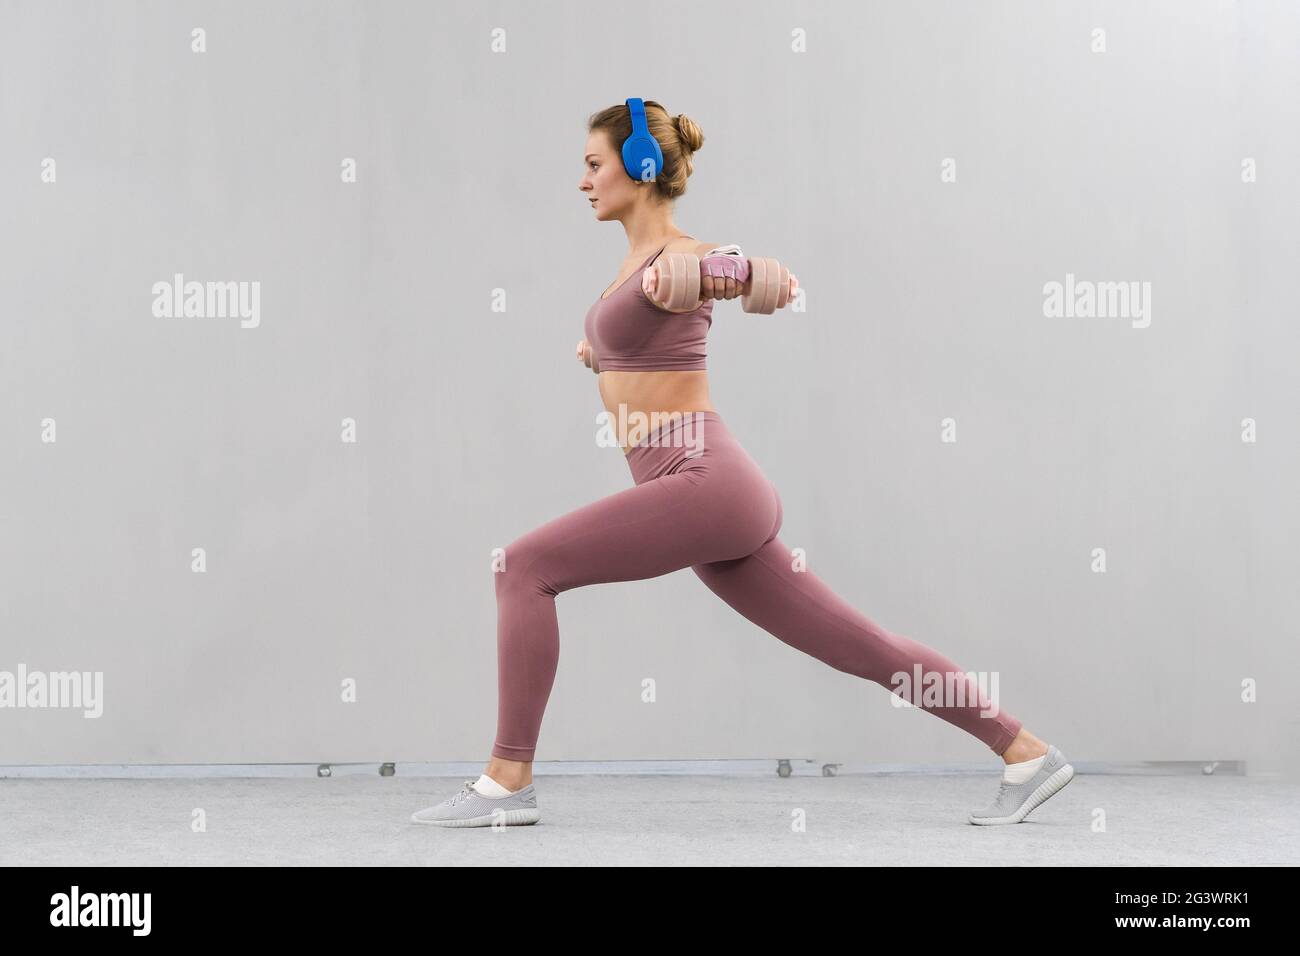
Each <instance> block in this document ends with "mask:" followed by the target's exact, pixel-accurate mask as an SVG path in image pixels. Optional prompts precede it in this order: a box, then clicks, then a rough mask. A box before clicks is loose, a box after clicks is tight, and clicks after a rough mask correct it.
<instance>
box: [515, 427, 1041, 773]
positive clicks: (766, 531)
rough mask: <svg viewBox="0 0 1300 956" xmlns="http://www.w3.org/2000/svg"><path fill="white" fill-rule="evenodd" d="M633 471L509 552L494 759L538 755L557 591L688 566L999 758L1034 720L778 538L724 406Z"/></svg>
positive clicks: (755, 617) (632, 459)
mask: <svg viewBox="0 0 1300 956" xmlns="http://www.w3.org/2000/svg"><path fill="white" fill-rule="evenodd" d="M627 463H628V466H629V467H630V468H631V469H632V477H633V480H634V481H635V482H636V484H635V486H634V487H632V488H627V489H625V490H623V491H620V492H617V493H616V494H612V495H609V496H608V497H606V498H602V499H600V500H599V501H595V502H593V503H591V504H589V505H585V506H584V507H581V508H578V509H577V510H575V511H570V512H569V513H568V514H566V515H562V516H560V517H559V518H556V519H554V520H553V521H548V522H547V523H546V524H544V525H541V526H540V527H538V528H535V529H534V530H532V531H530V532H528V533H527V534H525V535H523V536H522V537H520V538H518V539H517V540H516V541H514V542H513V543H512V544H510V545H509V546H508V547H507V548H506V549H505V556H504V561H503V562H501V566H499V567H498V569H497V570H496V574H495V577H496V595H497V669H498V686H497V689H498V694H499V697H498V702H497V735H496V741H495V743H494V744H493V746H492V754H493V756H496V757H503V758H505V759H507V760H525V761H531V760H532V759H533V754H534V753H535V751H536V747H537V737H538V733H539V732H540V730H541V726H542V714H543V712H544V711H545V710H546V701H547V698H548V697H550V693H551V685H552V684H553V683H554V680H555V668H556V664H557V662H558V660H559V656H560V632H559V625H558V622H557V619H556V614H555V596H556V595H557V594H560V593H561V592H563V591H568V590H570V589H572V588H578V587H583V586H584V585H588V584H604V583H607V582H611V581H639V580H644V579H646V578H654V577H658V576H659V575H661V574H668V573H669V572H670V571H678V570H680V569H682V568H690V569H691V570H692V571H694V572H695V573H696V574H697V575H699V577H700V580H702V581H703V582H704V583H705V584H706V585H707V586H708V588H709V589H710V590H711V591H713V593H714V594H716V595H718V597H720V598H722V600H724V601H726V602H727V603H728V604H730V605H731V606H732V607H733V608H735V609H736V610H737V611H739V612H740V613H741V614H743V615H744V616H745V617H747V618H749V620H751V621H753V622H754V623H755V624H757V625H758V626H759V627H761V628H763V630H765V631H767V632H768V633H770V634H773V635H775V636H776V637H777V638H779V639H780V640H782V641H784V642H785V643H786V644H789V645H790V646H791V647H794V648H797V649H798V650H801V651H803V652H804V653H805V654H811V655H812V656H813V657H816V658H817V659H818V660H821V661H825V662H826V663H827V664H829V665H830V666H831V667H834V668H835V669H836V670H839V671H844V672H845V673H848V674H856V675H857V676H858V677H865V678H867V679H868V680H872V681H875V682H876V683H878V684H881V685H883V686H884V687H886V688H888V689H889V690H890V691H891V693H896V694H898V695H899V696H902V697H905V698H906V699H907V700H908V701H909V702H911V703H913V704H914V705H915V706H918V707H921V708H922V709H924V710H928V711H931V712H933V713H934V714H936V715H938V716H939V717H942V718H943V719H944V720H946V721H948V722H949V723H951V724H954V725H956V726H957V727H960V728H961V729H962V730H965V731H966V732H968V733H970V734H972V735H974V736H975V737H977V738H979V739H980V740H982V741H983V742H984V743H985V744H987V745H988V746H989V747H990V748H991V749H992V750H993V752H994V753H997V754H1001V753H1002V752H1003V751H1004V750H1006V749H1007V746H1008V745H1009V744H1010V743H1011V741H1012V740H1013V739H1014V738H1015V736H1016V734H1017V733H1018V732H1019V730H1020V721H1019V720H1017V719H1016V718H1015V717H1013V716H1011V715H1010V714H1009V713H1007V712H1005V711H1002V710H1000V709H999V708H996V707H993V706H992V703H991V702H990V699H989V698H988V697H987V696H985V695H984V694H983V693H982V692H980V690H979V688H978V686H977V682H976V681H975V680H973V679H972V678H971V677H970V676H969V675H965V674H964V672H963V671H962V670H961V668H959V667H958V666H957V665H956V664H954V663H953V662H952V661H950V660H948V658H946V657H944V656H943V655H942V654H940V653H938V652H937V651H934V650H931V649H930V648H928V647H926V646H925V645H924V644H918V643H917V642H916V641H914V640H912V639H911V638H908V637H903V636H901V635H898V634H893V633H891V632H889V631H886V630H885V629H884V628H882V627H881V626H880V625H878V624H876V623H875V622H874V621H872V620H871V619H870V618H868V617H866V616H865V615H863V614H862V613H861V612H859V611H857V610H856V609H854V608H853V607H852V606H851V605H849V604H847V603H846V602H845V601H844V600H843V599H841V598H840V597H838V596H837V595H836V594H835V592H834V591H832V590H831V589H830V588H829V587H827V586H826V585H825V584H824V583H823V582H822V581H821V579H820V578H818V577H817V576H816V575H815V574H813V573H812V572H811V571H809V570H807V569H806V568H802V567H801V566H800V563H799V562H797V561H795V560H794V559H793V558H792V554H791V551H790V549H789V548H787V547H786V546H785V545H784V544H782V543H781V539H780V538H778V537H777V536H776V534H777V532H778V531H779V530H780V529H781V499H780V497H779V496H778V495H777V492H776V486H775V485H773V484H772V483H771V482H770V481H768V480H767V478H766V477H764V475H763V473H762V472H761V471H760V470H759V468H758V465H757V464H755V462H754V460H753V459H752V458H750V457H749V455H748V453H747V452H746V451H745V450H744V449H743V448H742V447H741V446H740V444H739V442H737V441H736V439H735V438H734V437H732V435H731V433H730V432H729V431H728V430H727V428H726V426H725V425H724V424H723V423H722V419H721V417H719V415H718V413H717V412H686V413H682V414H681V415H680V416H679V417H678V418H677V419H676V421H670V422H667V423H665V424H663V425H661V426H660V427H659V428H656V429H655V430H653V431H652V432H651V433H650V434H649V435H648V436H647V437H646V438H645V439H644V440H643V441H642V442H640V443H639V444H638V445H636V446H635V447H633V448H632V449H631V450H630V451H629V452H628V454H627ZM935 672H938V673H937V674H936V673H935ZM898 675H906V678H907V681H906V682H904V681H903V680H902V679H901V678H900V677H899V676H898ZM944 675H954V676H952V677H945V676H944ZM918 676H920V678H921V679H920V680H919V681H918V680H917V677H918ZM963 677H964V678H965V685H964V689H963V691H962V692H960V693H952V692H948V693H945V694H939V693H938V691H934V687H935V685H936V684H937V686H938V687H940V688H949V689H955V687H956V681H957V680H958V679H960V678H963ZM927 684H928V685H930V687H931V690H932V692H931V693H926V691H925V686H926V685H927Z"/></svg>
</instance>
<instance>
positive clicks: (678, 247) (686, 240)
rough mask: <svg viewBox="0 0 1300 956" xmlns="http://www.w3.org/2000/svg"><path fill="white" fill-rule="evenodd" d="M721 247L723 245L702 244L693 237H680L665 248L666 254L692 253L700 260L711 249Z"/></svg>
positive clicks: (716, 243) (715, 243)
mask: <svg viewBox="0 0 1300 956" xmlns="http://www.w3.org/2000/svg"><path fill="white" fill-rule="evenodd" d="M720 245H722V243H718V242H701V241H700V240H698V239H696V238H694V237H693V236H678V237H677V238H676V239H673V240H671V241H670V242H669V243H668V245H667V246H665V247H664V252H690V253H694V254H695V255H696V256H697V257H698V258H700V259H703V258H704V254H705V253H706V252H708V251H709V250H710V249H716V248H718V246H720Z"/></svg>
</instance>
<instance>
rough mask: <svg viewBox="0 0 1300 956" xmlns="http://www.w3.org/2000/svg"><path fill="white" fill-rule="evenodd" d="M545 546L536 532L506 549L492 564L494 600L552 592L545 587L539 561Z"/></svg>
mask: <svg viewBox="0 0 1300 956" xmlns="http://www.w3.org/2000/svg"><path fill="white" fill-rule="evenodd" d="M544 553H545V543H544V542H543V541H542V540H541V539H540V536H539V535H538V534H537V533H536V531H530V532H529V533H528V534H525V535H522V536H520V537H518V538H516V539H515V540H514V541H512V542H510V544H508V545H506V547H505V549H504V550H503V552H502V554H501V555H500V556H499V558H498V560H497V562H496V563H495V564H494V571H495V581H494V584H495V586H496V594H497V600H498V601H500V600H502V599H509V598H511V597H515V596H520V595H529V594H542V593H551V594H552V595H553V594H554V592H553V591H552V590H551V589H550V588H549V586H548V585H547V584H546V580H545V577H544V572H545V568H544V566H543V564H542V557H543V555H544Z"/></svg>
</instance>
